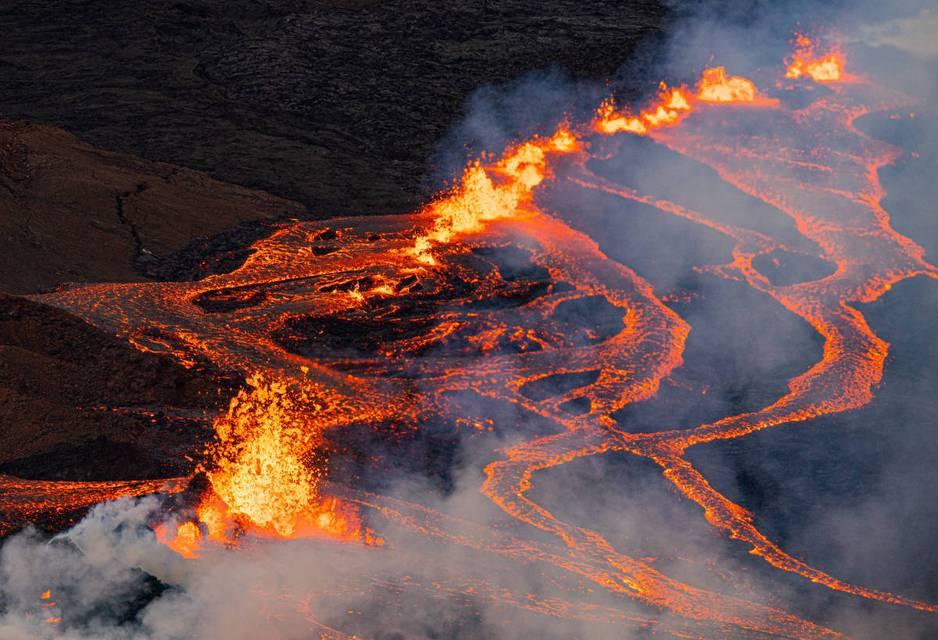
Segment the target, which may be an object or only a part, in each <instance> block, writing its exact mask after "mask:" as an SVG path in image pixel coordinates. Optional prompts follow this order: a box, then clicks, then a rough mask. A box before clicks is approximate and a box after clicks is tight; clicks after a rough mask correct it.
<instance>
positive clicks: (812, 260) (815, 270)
mask: <svg viewBox="0 0 938 640" xmlns="http://www.w3.org/2000/svg"><path fill="white" fill-rule="evenodd" d="M752 266H754V267H755V268H756V270H757V271H758V272H759V273H761V274H762V275H764V276H765V277H766V278H768V279H769V282H771V283H772V284H773V285H775V286H777V287H781V286H786V285H790V284H797V283H799V282H812V281H814V280H820V279H821V278H826V277H827V276H829V275H831V274H832V273H834V272H835V271H836V270H837V265H836V264H834V263H833V262H831V261H829V260H823V259H821V258H816V257H814V256H811V255H805V254H801V253H791V252H790V251H782V250H777V251H772V252H771V253H766V254H763V255H760V256H756V258H755V259H754V260H753V261H752Z"/></svg>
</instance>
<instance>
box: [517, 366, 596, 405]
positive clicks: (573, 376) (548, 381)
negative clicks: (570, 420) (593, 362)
mask: <svg viewBox="0 0 938 640" xmlns="http://www.w3.org/2000/svg"><path fill="white" fill-rule="evenodd" d="M599 373H600V372H599V370H598V369H596V370H594V371H581V372H578V373H558V374H555V375H552V376H547V377H546V378H538V379H537V380H534V381H532V382H529V383H527V384H525V385H524V386H522V387H521V389H520V391H521V395H523V396H524V397H525V398H528V399H529V400H534V401H535V402H537V401H540V400H546V399H547V398H550V397H553V396H559V395H561V394H563V393H566V392H567V391H571V390H572V389H579V388H580V387H585V386H587V385H591V384H593V383H594V382H596V380H597V379H598V378H599ZM568 404H569V403H568Z"/></svg>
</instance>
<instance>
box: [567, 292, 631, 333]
mask: <svg viewBox="0 0 938 640" xmlns="http://www.w3.org/2000/svg"><path fill="white" fill-rule="evenodd" d="M624 316H625V310H624V309H621V308H619V307H617V306H615V305H614V304H612V303H611V302H609V301H608V300H606V299H605V298H604V297H602V296H587V297H585V298H574V299H573V300H566V301H564V302H561V303H560V304H558V305H557V308H556V309H555V310H554V313H553V315H552V316H551V317H552V318H553V319H554V320H556V321H558V322H560V323H562V324H566V325H570V326H572V327H576V328H582V327H586V328H588V329H589V334H588V335H585V336H583V339H584V340H585V342H587V343H590V344H592V343H597V342H602V341H603V340H607V339H609V338H611V337H612V336H614V335H616V334H618V333H619V332H620V331H622V329H623V327H624V323H623V317H624Z"/></svg>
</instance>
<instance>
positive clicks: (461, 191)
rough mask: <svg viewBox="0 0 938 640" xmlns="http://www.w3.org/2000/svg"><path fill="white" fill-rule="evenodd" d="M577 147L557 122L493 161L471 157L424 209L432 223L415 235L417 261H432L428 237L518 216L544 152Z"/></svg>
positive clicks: (443, 239)
mask: <svg viewBox="0 0 938 640" xmlns="http://www.w3.org/2000/svg"><path fill="white" fill-rule="evenodd" d="M579 147H580V145H579V142H578V141H577V139H576V138H575V137H574V135H573V134H572V133H571V132H570V130H569V129H568V128H567V127H565V126H561V127H560V128H558V129H557V131H556V132H555V133H554V134H553V135H552V136H551V137H549V138H534V139H533V140H529V141H527V142H524V143H522V144H519V145H516V146H513V147H510V148H509V149H507V150H506V151H505V153H504V154H502V157H501V159H500V160H499V161H498V162H495V163H493V164H483V163H482V162H480V161H476V162H474V163H473V164H471V165H470V166H469V167H468V168H467V169H466V171H465V172H464V173H463V176H462V179H461V180H460V182H459V185H458V186H457V187H455V188H454V189H453V190H452V191H451V192H450V193H448V194H446V195H445V196H443V197H441V198H439V199H438V200H436V201H434V202H433V203H431V204H430V205H429V206H428V207H427V208H426V209H425V211H424V214H425V215H426V216H427V217H429V218H430V219H431V220H432V227H431V229H430V231H429V232H428V233H426V234H425V235H421V236H418V238H417V240H416V242H415V244H414V248H413V253H414V254H415V255H416V256H417V258H418V260H420V261H421V262H423V263H426V264H434V263H435V260H434V259H433V256H432V255H430V253H429V251H430V247H431V245H432V243H447V242H451V241H452V240H453V239H455V238H457V237H459V236H460V235H464V234H468V233H475V232H478V231H480V230H482V229H483V228H484V226H485V224H486V223H487V222H491V221H493V220H498V219H501V218H514V217H518V216H524V215H525V213H526V212H530V211H531V210H532V207H533V205H532V203H531V192H532V190H533V189H534V188H535V187H536V186H538V185H539V184H541V183H542V182H543V181H544V180H545V179H546V178H547V177H548V176H549V166H548V159H549V156H550V154H558V153H572V152H574V151H576V150H577V149H579Z"/></svg>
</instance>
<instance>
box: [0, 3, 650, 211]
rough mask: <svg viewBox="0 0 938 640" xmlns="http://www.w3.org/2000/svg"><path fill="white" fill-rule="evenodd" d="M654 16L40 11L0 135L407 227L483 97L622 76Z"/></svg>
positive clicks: (196, 6) (168, 7) (420, 7)
mask: <svg viewBox="0 0 938 640" xmlns="http://www.w3.org/2000/svg"><path fill="white" fill-rule="evenodd" d="M662 17H663V8H662V5H661V4H660V3H658V2H655V1H654V0H639V1H636V2H627V3H626V2H609V1H601V2H588V3H582V2H576V1H575V0H550V1H548V2H539V1H534V0H502V1H488V0H474V1H470V2H434V1H432V0H412V1H408V2H403V3H401V2H377V1H375V0H344V1H343V0H332V1H328V0H326V1H314V0H286V1H281V0H260V1H258V0H188V1H178V2H166V1H163V0H141V1H140V2H122V3H114V2H108V1H106V0H91V1H88V0H80V1H79V0H52V1H49V0H27V1H25V2H16V3H4V4H3V6H2V7H0V33H3V34H4V35H3V40H2V42H0V117H7V118H28V119H33V120H38V121H42V122H46V123H50V124H55V125H59V126H63V127H65V128H66V129H67V130H69V131H71V132H73V133H76V134H77V135H79V136H80V137H81V138H82V139H83V140H85V141H87V142H90V143H92V144H95V145H98V146H101V147H104V148H108V149H115V150H120V151H124V152H129V153H133V154H135V155H139V156H141V157H144V158H147V159H152V160H162V161H166V162H172V163H175V164H179V165H183V166H186V167H191V168H195V169H201V170H204V171H207V172H209V173H210V174H211V175H212V176H213V177H216V178H218V179H221V180H224V181H226V182H231V183H235V184H240V185H246V186H251V187H257V188H261V189H264V190H267V191H270V192H272V193H275V194H278V195H281V196H285V197H289V198H292V199H295V200H299V201H300V202H302V203H303V204H305V205H306V206H307V207H308V208H309V209H310V210H312V211H314V212H325V213H330V214H332V213H344V212H355V213H369V212H398V211H405V210H408V209H410V208H412V207H413V206H414V205H415V204H417V203H418V202H419V201H421V199H422V193H421V190H420V188H419V187H420V186H421V185H422V184H423V181H424V178H425V176H426V175H427V159H428V157H429V156H430V155H431V152H432V151H433V150H434V147H435V145H437V144H438V143H439V140H440V139H441V138H442V137H443V134H444V133H445V132H446V131H447V129H448V128H449V127H450V126H452V125H453V124H454V123H455V122H456V121H457V120H458V119H459V117H460V115H461V110H462V108H463V105H464V102H465V100H466V98H467V96H468V95H469V94H470V93H471V92H472V91H474V90H476V89H477V88H478V87H479V86H481V85H484V84H486V83H493V82H494V83H497V82H504V81H510V80H515V79H517V78H518V77H520V76H522V75H523V74H524V73H526V72H528V71H532V70H539V69H545V68H548V67H551V66H557V67H560V68H562V69H564V70H566V71H567V72H569V73H571V74H573V75H574V76H578V77H589V78H594V79H602V78H605V77H607V76H609V75H610V74H612V73H613V72H614V71H615V70H616V68H617V67H618V66H619V65H620V64H621V63H622V61H624V60H625V59H626V58H627V56H628V54H629V52H630V51H631V50H632V49H633V47H634V46H635V44H636V42H637V40H638V38H639V37H641V36H643V35H645V34H647V33H649V32H650V31H653V30H655V29H656V28H657V27H658V25H659V23H660V21H661V19H662Z"/></svg>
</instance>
